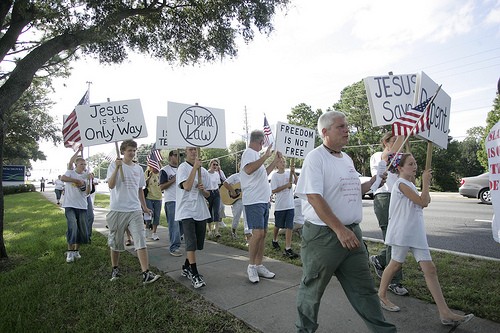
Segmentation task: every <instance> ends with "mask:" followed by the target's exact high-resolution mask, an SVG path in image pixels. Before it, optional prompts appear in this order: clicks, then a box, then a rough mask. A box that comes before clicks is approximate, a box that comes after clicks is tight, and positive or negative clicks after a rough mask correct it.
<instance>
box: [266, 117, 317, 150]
mask: <svg viewBox="0 0 500 333" xmlns="http://www.w3.org/2000/svg"><path fill="white" fill-rule="evenodd" d="M315 137H316V133H315V132H314V131H313V130H311V129H309V128H305V127H301V126H297V125H290V124H286V123H282V122H280V121H278V123H277V124H276V141H275V150H277V151H279V152H281V153H282V154H283V156H287V157H295V158H300V159H304V158H305V157H306V155H307V154H308V153H309V152H310V151H311V150H313V149H314V139H315Z"/></svg>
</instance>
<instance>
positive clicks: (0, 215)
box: [0, 116, 8, 260]
mask: <svg viewBox="0 0 500 333" xmlns="http://www.w3.org/2000/svg"><path fill="white" fill-rule="evenodd" d="M4 129H5V121H4V119H3V117H2V116H0V147H1V148H0V161H1V163H0V178H2V179H3V177H2V176H3V145H4V141H5V140H4V139H5V131H4ZM3 221H4V202H3V184H2V183H0V260H1V259H7V258H8V256H7V249H6V248H5V242H4V240H3V225H4V223H3Z"/></svg>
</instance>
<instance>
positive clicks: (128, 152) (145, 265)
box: [106, 140, 160, 284]
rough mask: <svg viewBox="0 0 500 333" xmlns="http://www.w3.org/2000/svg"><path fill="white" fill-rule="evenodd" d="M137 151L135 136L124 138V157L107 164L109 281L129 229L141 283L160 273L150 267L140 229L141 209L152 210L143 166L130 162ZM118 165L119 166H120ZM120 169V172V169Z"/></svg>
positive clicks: (117, 274) (116, 271)
mask: <svg viewBox="0 0 500 333" xmlns="http://www.w3.org/2000/svg"><path fill="white" fill-rule="evenodd" d="M136 151H137V143H136V142H135V141H134V140H125V141H123V142H122V144H121V145H120V153H121V154H122V155H123V160H122V159H121V158H117V159H116V161H114V162H112V163H111V164H110V165H109V167H108V173H107V177H106V178H107V180H108V186H109V189H110V205H109V213H108V214H107V215H106V221H107V223H108V227H109V235H108V245H109V248H110V253H111V266H112V267H113V268H112V271H111V281H113V280H115V279H117V278H119V277H120V276H121V274H120V270H119V268H118V265H119V262H120V252H123V251H125V244H124V243H125V242H124V234H125V232H126V229H127V228H128V229H129V230H130V233H131V234H132V237H133V239H134V246H135V250H136V253H137V258H138V259H139V263H140V265H141V270H142V283H143V284H148V283H152V282H155V281H156V280H158V278H159V277H160V276H159V275H156V274H154V273H153V272H151V271H150V270H149V257H148V250H147V247H146V238H145V237H144V233H143V231H142V230H143V225H144V223H143V212H144V213H149V214H151V209H149V208H148V207H147V205H146V200H145V198H144V191H143V187H144V186H145V185H146V182H145V180H144V175H143V170H142V168H141V167H140V166H139V165H138V164H136V163H134V162H133V159H134V157H135V154H136ZM120 169H121V170H120ZM122 172H123V173H122Z"/></svg>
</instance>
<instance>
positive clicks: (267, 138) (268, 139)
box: [263, 115, 274, 147]
mask: <svg viewBox="0 0 500 333" xmlns="http://www.w3.org/2000/svg"><path fill="white" fill-rule="evenodd" d="M263 132H264V147H267V146H270V145H271V144H273V143H274V137H273V132H272V131H271V127H270V126H269V123H268V122H267V117H266V115H264V129H263Z"/></svg>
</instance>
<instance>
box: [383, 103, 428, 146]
mask: <svg viewBox="0 0 500 333" xmlns="http://www.w3.org/2000/svg"><path fill="white" fill-rule="evenodd" d="M431 100H432V96H431V97H430V98H428V99H427V100H425V101H423V102H422V103H420V104H419V105H417V106H415V107H413V108H412V109H411V110H408V111H407V112H406V113H405V115H404V116H403V117H401V118H399V119H398V120H396V121H395V122H394V123H393V124H392V133H393V135H395V136H399V135H404V136H408V135H414V134H417V133H420V132H423V131H425V130H427V129H429V125H430V124H429V112H430V104H429V102H430V101H431Z"/></svg>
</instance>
